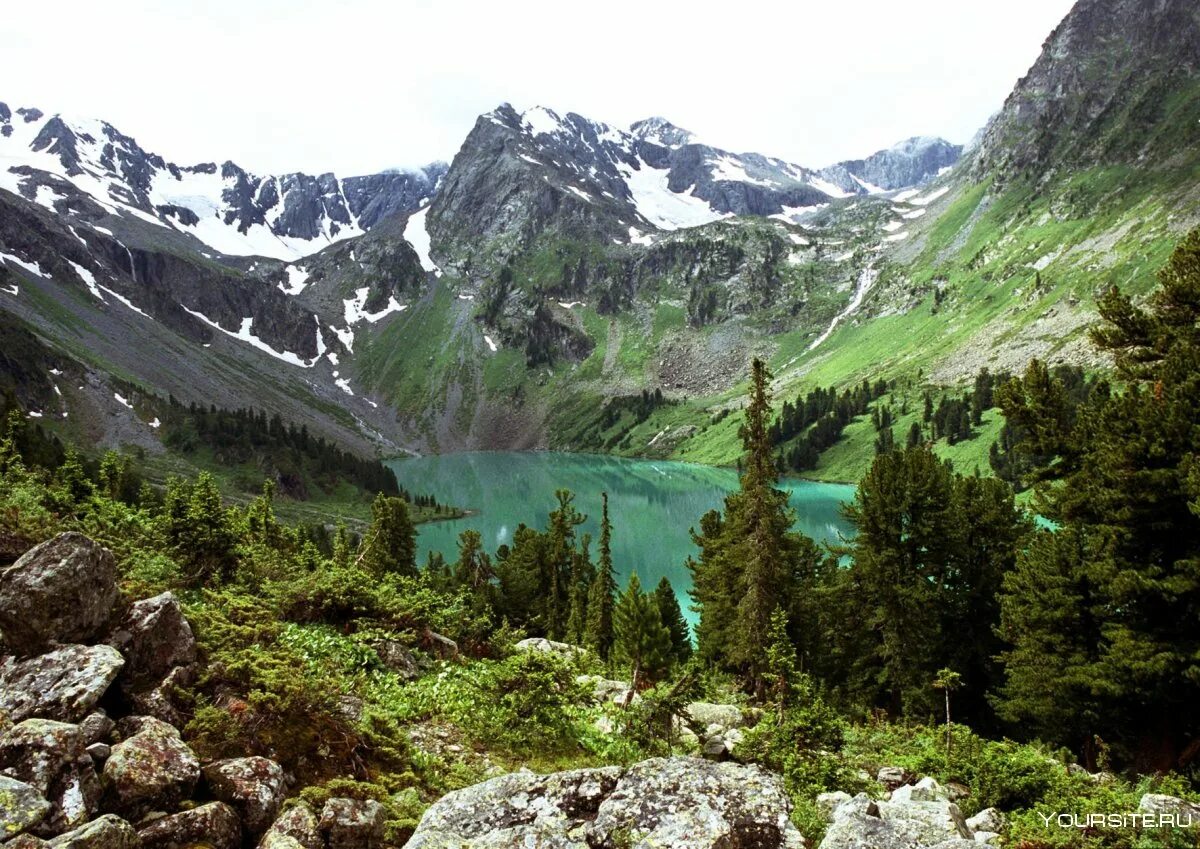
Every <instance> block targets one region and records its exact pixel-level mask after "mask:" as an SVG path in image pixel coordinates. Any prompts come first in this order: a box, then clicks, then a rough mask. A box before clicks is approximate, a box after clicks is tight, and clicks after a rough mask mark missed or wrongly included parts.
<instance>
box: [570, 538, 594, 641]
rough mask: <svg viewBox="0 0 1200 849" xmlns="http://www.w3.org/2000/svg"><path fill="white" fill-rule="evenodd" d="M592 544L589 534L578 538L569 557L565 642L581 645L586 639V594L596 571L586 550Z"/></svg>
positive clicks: (589, 589)
mask: <svg viewBox="0 0 1200 849" xmlns="http://www.w3.org/2000/svg"><path fill="white" fill-rule="evenodd" d="M591 542H592V537H591V535H590V534H584V535H583V536H581V537H580V538H579V548H578V550H577V551H576V552H575V553H574V554H573V555H572V557H571V615H570V617H568V619H567V640H568V641H569V642H572V643H574V644H576V645H583V641H584V639H585V638H586V637H587V620H588V594H589V593H590V592H591V588H592V582H593V581H594V580H595V578H596V569H595V567H594V566H592V558H591V555H590V554H589V553H588V548H589V547H590V545H591Z"/></svg>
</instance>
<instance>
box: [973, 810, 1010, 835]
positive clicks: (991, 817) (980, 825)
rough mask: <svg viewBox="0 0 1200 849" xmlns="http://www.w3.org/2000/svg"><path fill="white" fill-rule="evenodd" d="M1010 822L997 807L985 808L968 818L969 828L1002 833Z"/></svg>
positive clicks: (977, 830)
mask: <svg viewBox="0 0 1200 849" xmlns="http://www.w3.org/2000/svg"><path fill="white" fill-rule="evenodd" d="M1007 824H1008V818H1007V817H1005V816H1004V814H1003V813H1001V812H1000V811H999V810H998V809H996V808H984V809H983V810H982V811H980V812H979V813H977V814H976V815H975V816H973V817H968V818H967V828H969V829H971V831H975V832H979V831H985V832H992V833H997V834H998V833H1000V832H1003V831H1004V827H1005V826H1006V825H1007Z"/></svg>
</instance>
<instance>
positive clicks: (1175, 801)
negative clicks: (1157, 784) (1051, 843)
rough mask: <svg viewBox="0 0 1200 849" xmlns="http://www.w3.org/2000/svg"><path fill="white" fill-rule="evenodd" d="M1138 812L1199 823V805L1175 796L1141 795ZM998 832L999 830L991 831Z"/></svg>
mask: <svg viewBox="0 0 1200 849" xmlns="http://www.w3.org/2000/svg"><path fill="white" fill-rule="evenodd" d="M1138 812H1139V813H1143V814H1155V815H1158V814H1165V815H1168V816H1175V817H1178V818H1179V820H1180V822H1185V823H1186V822H1187V821H1188V820H1189V819H1191V820H1192V821H1194V822H1197V823H1200V805H1196V804H1194V803H1192V802H1187V801H1184V800H1183V799H1180V798H1179V797H1177V796H1165V795H1163V794H1161V793H1146V794H1143V796H1142V798H1141V800H1140V801H1139V802H1138ZM991 830H992V831H999V830H1000V829H991Z"/></svg>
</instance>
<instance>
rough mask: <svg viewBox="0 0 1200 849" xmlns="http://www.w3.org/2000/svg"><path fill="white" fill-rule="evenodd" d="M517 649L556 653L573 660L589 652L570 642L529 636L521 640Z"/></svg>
mask: <svg viewBox="0 0 1200 849" xmlns="http://www.w3.org/2000/svg"><path fill="white" fill-rule="evenodd" d="M513 648H514V649H516V650H517V651H532V652H540V653H542V654H555V655H558V656H559V657H561V658H564V659H566V660H571V659H572V658H574V657H577V656H578V655H581V654H587V649H584V648H580V647H579V646H573V645H571V644H570V643H560V642H556V641H555V640H547V639H546V638H545V637H529V638H528V639H525V640H521V641H520V642H519V643H517V644H516V645H515V646H513Z"/></svg>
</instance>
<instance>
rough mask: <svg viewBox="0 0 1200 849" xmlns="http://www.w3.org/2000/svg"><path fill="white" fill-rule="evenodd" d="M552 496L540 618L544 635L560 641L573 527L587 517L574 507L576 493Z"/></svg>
mask: <svg viewBox="0 0 1200 849" xmlns="http://www.w3.org/2000/svg"><path fill="white" fill-rule="evenodd" d="M554 497H555V499H556V501H557V502H558V506H557V507H555V509H554V510H553V512H551V513H550V524H549V527H548V528H547V530H546V533H547V537H548V540H547V542H548V546H549V549H548V560H547V561H546V563H545V570H546V571H545V574H544V575H543V584H542V586H543V589H544V591H545V593H546V604H545V613H544V617H543V618H544V621H545V623H546V636H548V637H549V638H550V639H552V640H561V639H563V638H564V637H565V636H567V621H568V620H569V619H570V616H571V567H572V565H573V562H574V556H573V555H574V551H575V528H576V527H577V526H579V525H581V524H583V523H584V522H585V521H587V516H585V515H583V514H582V513H580V512H579V511H578V510H577V509H575V495H574V493H572V492H570V491H569V490H566V489H560V490H557V491H556V492H555V493H554Z"/></svg>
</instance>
